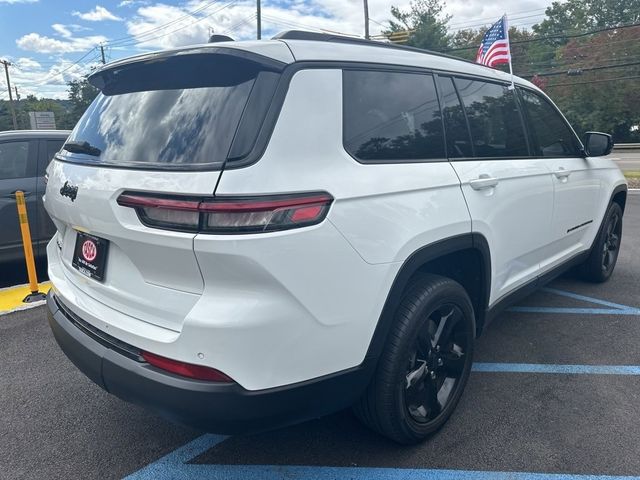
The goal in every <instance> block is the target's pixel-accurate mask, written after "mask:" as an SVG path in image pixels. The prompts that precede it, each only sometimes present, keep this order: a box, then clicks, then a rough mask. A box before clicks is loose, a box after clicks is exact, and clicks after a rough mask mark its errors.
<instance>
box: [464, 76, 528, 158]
mask: <svg viewBox="0 0 640 480" xmlns="http://www.w3.org/2000/svg"><path fill="white" fill-rule="evenodd" d="M455 82H456V86H457V87H458V93H459V94H460V97H461V98H462V102H463V103H464V108H465V111H466V113H467V118H468V120H469V128H470V129H471V138H472V141H473V147H474V151H475V156H476V157H488V158H499V157H526V156H528V155H529V149H528V146H527V140H526V136H525V131H524V127H523V123H522V117H521V115H520V112H519V110H518V105H517V102H516V97H515V90H509V88H508V87H506V86H504V85H499V84H497V83H488V82H483V81H477V80H467V79H460V78H456V80H455Z"/></svg>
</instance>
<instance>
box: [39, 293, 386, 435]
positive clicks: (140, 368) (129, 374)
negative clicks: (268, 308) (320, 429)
mask: <svg viewBox="0 0 640 480" xmlns="http://www.w3.org/2000/svg"><path fill="white" fill-rule="evenodd" d="M47 307H48V318H49V324H50V326H51V330H52V331H53V334H54V336H55V339H56V341H57V342H58V344H59V345H60V347H61V348H62V350H63V351H64V353H65V354H66V355H67V357H69V359H70V360H71V361H72V362H73V363H74V364H75V365H76V367H78V368H79V369H80V370H81V371H82V372H83V373H84V374H85V375H86V376H87V377H89V378H90V379H91V380H93V381H94V382H95V383H96V384H98V385H99V386H100V387H102V388H103V389H105V390H106V391H107V392H109V393H112V394H114V395H116V396H118V397H120V398H121V399H123V400H125V401H128V402H131V403H135V404H138V405H141V406H143V407H147V408H149V409H151V410H153V411H155V412H157V413H159V414H160V415H162V416H163V417H166V418H169V419H171V420H174V421H177V422H179V423H183V424H187V425H190V426H193V427H195V428H198V429H201V430H207V431H210V432H216V433H224V434H235V433H248V432H255V431H260V430H266V429H271V428H275V427H280V426H285V425H289V424H293V423H298V422H301V421H304V420H308V419H311V418H317V417H320V416H323V415H326V414H328V413H332V412H335V411H338V410H340V409H342V408H346V407H348V406H349V405H351V404H353V403H354V402H355V401H356V400H357V399H358V397H359V396H360V395H361V394H362V392H363V391H364V389H365V388H366V386H367V384H368V382H369V379H370V378H371V375H372V373H373V369H374V367H375V363H374V362H373V361H371V362H365V363H363V364H362V365H360V366H359V367H356V368H353V369H349V370H346V371H343V372H338V373H335V374H332V375H327V376H325V377H321V378H318V379H314V380H309V381H306V382H301V383H297V384H294V385H288V386H285V387H278V388H273V389H267V390H259V391H249V390H246V389H244V388H242V387H241V386H239V385H238V384H235V383H233V384H222V383H212V382H204V381H198V380H191V379H187V378H182V377H179V376H176V375H172V374H169V373H166V372H163V371H161V370H159V369H157V368H155V367H153V366H151V365H149V364H148V363H146V362H144V360H142V358H141V357H140V356H139V355H138V353H137V349H136V348H135V347H132V346H130V345H127V344H124V343H123V342H120V341H118V340H117V339H115V338H113V337H110V336H109V335H107V334H105V333H104V332H100V331H99V330H97V329H95V328H94V327H91V326H90V325H89V324H87V323H86V322H84V321H83V320H82V319H80V318H78V317H76V316H75V315H74V314H72V313H71V312H70V311H68V310H67V309H66V308H65V307H64V305H63V304H62V303H61V302H60V301H59V300H58V299H57V298H56V297H55V295H54V294H53V293H49V295H48V297H47ZM259 365H260V363H259V359H256V368H260V367H259Z"/></svg>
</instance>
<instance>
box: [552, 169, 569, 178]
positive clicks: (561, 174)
mask: <svg viewBox="0 0 640 480" xmlns="http://www.w3.org/2000/svg"><path fill="white" fill-rule="evenodd" d="M553 174H554V175H555V176H556V178H559V179H560V180H562V179H563V178H564V179H566V178H569V175H571V170H567V169H566V168H564V167H560V168H559V169H558V170H556V171H555V172H553Z"/></svg>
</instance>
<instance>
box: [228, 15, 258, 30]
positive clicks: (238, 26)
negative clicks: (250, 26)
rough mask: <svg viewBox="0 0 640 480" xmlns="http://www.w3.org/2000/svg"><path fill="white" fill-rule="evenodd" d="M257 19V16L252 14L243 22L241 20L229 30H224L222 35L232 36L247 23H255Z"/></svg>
mask: <svg viewBox="0 0 640 480" xmlns="http://www.w3.org/2000/svg"><path fill="white" fill-rule="evenodd" d="M254 18H256V14H255V13H252V14H251V15H247V16H246V17H244V18H243V19H242V20H240V21H239V22H237V23H234V24H233V25H231V26H230V27H229V28H227V29H226V30H224V31H223V32H222V33H223V34H230V33H233V32H235V31H236V30H237V29H238V28H240V27H242V26H243V25H245V24H246V23H249V22H251V21H253V19H254Z"/></svg>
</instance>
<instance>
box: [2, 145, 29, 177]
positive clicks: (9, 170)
mask: <svg viewBox="0 0 640 480" xmlns="http://www.w3.org/2000/svg"><path fill="white" fill-rule="evenodd" d="M29 143H30V142H28V141H27V142H3V143H0V180H8V179H11V178H25V177H32V176H33V175H32V168H31V162H30V155H29Z"/></svg>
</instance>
